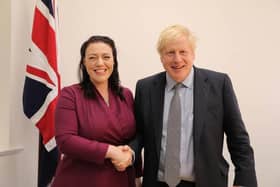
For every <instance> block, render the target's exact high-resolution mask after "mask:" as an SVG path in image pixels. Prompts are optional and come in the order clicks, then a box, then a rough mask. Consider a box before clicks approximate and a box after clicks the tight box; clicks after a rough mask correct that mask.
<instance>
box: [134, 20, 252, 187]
mask: <svg viewBox="0 0 280 187" xmlns="http://www.w3.org/2000/svg"><path fill="white" fill-rule="evenodd" d="M195 47H196V46H195V37H194V36H193V35H192V33H191V32H190V31H189V30H188V29H187V28H185V27H184V26H181V25H173V26H170V27H167V28H166V29H165V30H163V31H162V33H161V34H160V37H159V40H158V48H157V49H158V52H159V55H160V59H161V62H162V65H163V67H164V69H165V72H161V73H159V74H156V75H153V76H150V77H147V78H144V79H142V80H139V81H138V82H137V85H136V92H135V115H136V122H137V131H138V133H137V137H136V138H135V140H134V141H133V142H131V144H130V146H131V148H132V149H133V151H134V153H135V155H136V157H137V155H140V153H141V149H142V148H143V147H144V175H143V187H167V186H169V187H175V186H177V187H194V186H195V187H227V184H228V169H229V165H228V163H227V161H226V160H225V159H224V157H223V154H222V153H223V141H224V134H225V135H226V138H227V145H228V149H229V152H230V155H231V159H232V162H233V164H234V166H235V178H234V186H246V187H257V180H256V174H255V166H254V155H253V150H252V148H251V146H250V142H249V136H248V133H247V131H246V129H245V126H244V124H243V121H242V118H241V114H240V111H239V107H238V103H237V100H236V96H235V94H234V91H233V88H232V84H231V81H230V78H229V77H228V76H227V75H226V74H223V73H218V72H214V71H210V70H205V69H200V68H197V67H195V66H194V65H193V63H194V59H195ZM176 85H178V86H176ZM174 87H176V88H174ZM177 87H178V88H177ZM175 92H176V95H177V96H176V101H177V102H178V101H179V102H180V104H178V103H177V104H173V103H175V101H173V97H174V98H175ZM174 100H175V99H174ZM174 110H176V111H177V112H175V114H174ZM171 113H172V114H171ZM176 115H177V117H174V116H176ZM171 116H172V117H171ZM178 116H179V117H178ZM171 118H172V120H171ZM176 118H177V119H176ZM178 118H180V119H178ZM175 124H179V126H178V127H175V126H176V125H175ZM168 127H169V128H168ZM176 130H177V133H176ZM178 130H179V131H178ZM178 132H179V133H178ZM172 133H173V134H172ZM174 134H175V135H174ZM178 137H179V138H178ZM176 139H179V140H178V141H177V144H176V143H175V144H172V141H173V140H176ZM178 143H179V144H178ZM176 147H177V148H179V149H178V150H176ZM176 151H178V153H176ZM172 154H173V155H172ZM170 155H171V156H170ZM176 161H178V162H177V163H176ZM136 162H137V160H136ZM178 164H179V166H176V165H178Z"/></svg>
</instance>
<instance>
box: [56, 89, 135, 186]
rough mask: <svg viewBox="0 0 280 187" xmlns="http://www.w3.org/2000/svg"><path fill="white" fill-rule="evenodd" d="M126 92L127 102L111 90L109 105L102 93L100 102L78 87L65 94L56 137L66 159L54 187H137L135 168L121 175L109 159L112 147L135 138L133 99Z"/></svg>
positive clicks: (62, 161)
mask: <svg viewBox="0 0 280 187" xmlns="http://www.w3.org/2000/svg"><path fill="white" fill-rule="evenodd" d="M123 93H124V97H125V101H122V100H120V98H119V97H118V96H116V95H114V93H113V92H112V91H110V92H109V102H110V105H109V106H108V105H107V104H106V103H105V101H104V99H103V98H102V96H101V95H100V94H99V93H98V92H97V99H88V98H86V97H84V94H83V91H82V89H81V87H80V86H79V85H78V84H75V85H72V86H69V87H66V88H64V89H63V90H62V91H61V94H60V97H59V99H58V103H57V107H56V113H55V130H56V132H55V135H56V142H57V145H58V148H59V150H60V151H61V153H62V154H63V155H64V156H63V158H62V160H61V161H60V163H59V166H58V169H57V171H56V176H55V179H54V182H53V185H52V186H53V187H62V186H67V187H72V186H73V187H76V186H83V187H87V186H88V187H112V186H114V187H134V185H135V181H134V179H135V170H134V168H132V167H129V168H127V170H126V171H124V172H118V171H117V170H116V169H115V168H114V166H113V164H112V163H111V162H110V160H107V159H105V154H106V152H107V149H108V146H109V144H113V145H123V144H127V143H128V142H129V140H130V139H131V138H132V137H133V136H134V135H135V131H136V129H135V119H134V114H133V96H132V93H131V91H130V90H128V89H127V88H124V89H123Z"/></svg>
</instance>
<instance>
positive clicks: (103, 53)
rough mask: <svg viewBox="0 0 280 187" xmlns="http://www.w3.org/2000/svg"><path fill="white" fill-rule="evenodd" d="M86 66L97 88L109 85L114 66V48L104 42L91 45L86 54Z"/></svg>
mask: <svg viewBox="0 0 280 187" xmlns="http://www.w3.org/2000/svg"><path fill="white" fill-rule="evenodd" d="M84 65H85V67H86V70H87V73H88V74H89V77H90V80H91V82H92V83H93V84H94V85H95V86H99V85H102V84H108V79H109V77H110V76H111V74H112V72H113V66H114V58H113V53H112V48H111V47H110V46H109V45H108V44H106V43H103V42H96V43H91V44H89V45H88V47H87V49H86V52H85V58H84Z"/></svg>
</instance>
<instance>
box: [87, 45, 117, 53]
mask: <svg viewBox="0 0 280 187" xmlns="http://www.w3.org/2000/svg"><path fill="white" fill-rule="evenodd" d="M90 53H94V54H96V53H110V54H111V53H112V48H111V46H110V45H108V44H106V43H104V42H94V43H90V44H89V45H88V47H87V48H86V54H90Z"/></svg>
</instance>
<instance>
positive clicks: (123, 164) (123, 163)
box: [105, 145, 133, 171]
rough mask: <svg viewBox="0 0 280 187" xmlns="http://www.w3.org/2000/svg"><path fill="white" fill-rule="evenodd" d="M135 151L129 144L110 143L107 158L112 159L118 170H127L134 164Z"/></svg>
mask: <svg viewBox="0 0 280 187" xmlns="http://www.w3.org/2000/svg"><path fill="white" fill-rule="evenodd" d="M132 157H133V151H132V149H131V148H130V147H129V146H128V145H120V146H114V145H109V148H108V150H107V153H106V155H105V158H107V159H110V160H111V162H112V164H113V165H114V166H115V168H116V170H117V171H125V169H126V168H127V167H128V166H130V165H131V164H132Z"/></svg>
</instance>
